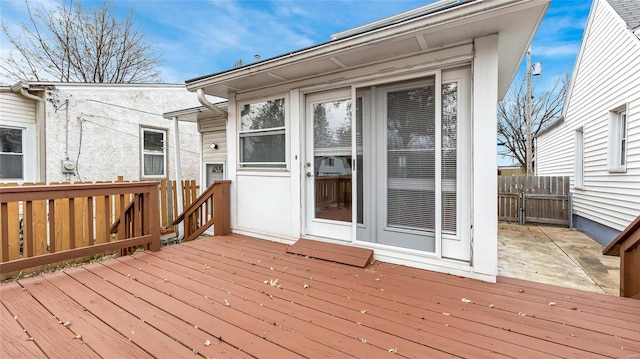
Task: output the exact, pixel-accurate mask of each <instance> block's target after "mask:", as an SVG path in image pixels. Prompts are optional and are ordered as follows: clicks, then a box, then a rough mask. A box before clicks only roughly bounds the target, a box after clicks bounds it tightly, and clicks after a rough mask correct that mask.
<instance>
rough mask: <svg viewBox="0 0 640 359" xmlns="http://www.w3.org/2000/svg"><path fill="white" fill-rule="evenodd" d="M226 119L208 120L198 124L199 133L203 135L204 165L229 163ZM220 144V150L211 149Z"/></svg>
mask: <svg viewBox="0 0 640 359" xmlns="http://www.w3.org/2000/svg"><path fill="white" fill-rule="evenodd" d="M226 125H227V122H226V119H224V118H223V119H208V120H201V121H200V122H198V131H200V132H201V133H202V160H203V162H204V163H212V162H226V161H227V131H226ZM212 143H216V144H218V149H217V150H214V149H212V148H210V147H209V145H211V144H212Z"/></svg>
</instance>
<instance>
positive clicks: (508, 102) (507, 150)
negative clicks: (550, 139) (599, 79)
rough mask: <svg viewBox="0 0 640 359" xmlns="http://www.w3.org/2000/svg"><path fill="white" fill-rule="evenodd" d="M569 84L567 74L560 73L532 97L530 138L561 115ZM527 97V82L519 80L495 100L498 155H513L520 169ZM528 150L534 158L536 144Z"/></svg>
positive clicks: (525, 124) (524, 160) (525, 166)
mask: <svg viewBox="0 0 640 359" xmlns="http://www.w3.org/2000/svg"><path fill="white" fill-rule="evenodd" d="M568 84H569V76H568V75H567V74H564V75H562V76H559V77H558V78H557V79H556V81H555V83H554V84H553V86H551V88H550V89H548V90H546V91H544V92H543V93H541V94H538V95H537V96H536V97H533V98H532V99H531V136H532V137H536V135H537V134H538V133H540V131H542V130H544V129H545V128H546V127H547V126H549V125H550V124H551V123H552V122H553V121H554V120H555V119H557V118H558V117H559V116H560V114H561V112H562V107H563V105H564V99H565V96H566V94H567V86H568ZM532 89H533V87H532ZM532 92H533V91H532ZM526 97H527V88H526V81H524V80H520V81H516V82H514V83H513V85H512V86H511V88H510V89H509V92H508V93H507V96H506V97H505V99H504V100H502V101H500V102H499V103H498V143H499V145H501V146H502V148H503V149H502V150H499V151H498V154H499V155H503V156H507V157H511V158H513V159H514V161H517V163H519V164H520V166H521V167H522V168H527V162H526V149H527V122H526V121H527V117H526V116H527V115H526V111H527V102H526ZM533 142H535V141H532V146H533ZM531 153H532V157H533V159H535V157H536V156H535V147H532V149H531Z"/></svg>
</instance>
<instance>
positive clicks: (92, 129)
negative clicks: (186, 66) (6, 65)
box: [0, 82, 200, 183]
mask: <svg viewBox="0 0 640 359" xmlns="http://www.w3.org/2000/svg"><path fill="white" fill-rule="evenodd" d="M196 105H198V101H197V98H196V96H195V95H194V94H193V93H191V92H189V91H187V90H186V89H185V86H184V85H168V84H88V83H43V82H19V83H17V84H16V85H14V86H12V87H0V182H45V183H51V182H62V181H71V182H76V181H91V182H93V181H113V180H116V179H117V177H118V176H124V178H125V180H142V179H149V180H158V179H175V166H174V163H175V151H174V150H173V148H174V147H175V146H174V142H173V139H174V136H173V132H174V129H173V124H172V122H171V121H167V120H166V119H164V118H163V117H162V113H163V112H166V111H169V110H173V109H176V108H186V107H193V106H196ZM179 130H180V142H181V143H180V146H179V147H180V148H181V156H180V157H181V164H182V177H183V178H185V179H198V180H199V176H200V142H199V141H200V134H199V133H198V129H197V126H196V125H195V124H192V123H186V122H185V123H180V127H179Z"/></svg>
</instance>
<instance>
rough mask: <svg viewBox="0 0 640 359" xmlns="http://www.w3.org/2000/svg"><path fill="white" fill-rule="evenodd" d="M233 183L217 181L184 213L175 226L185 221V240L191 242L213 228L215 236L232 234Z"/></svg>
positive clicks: (174, 223)
mask: <svg viewBox="0 0 640 359" xmlns="http://www.w3.org/2000/svg"><path fill="white" fill-rule="evenodd" d="M230 185H231V181H228V180H225V181H215V182H214V183H213V184H212V185H211V186H209V187H208V188H207V189H206V190H205V191H204V192H202V194H201V195H200V196H198V198H197V199H196V200H195V201H194V202H193V203H192V204H191V205H190V206H189V207H187V208H186V209H185V210H184V212H182V213H181V214H180V215H179V216H178V218H176V220H175V221H173V225H174V226H175V225H177V224H178V223H180V222H182V221H184V222H185V223H184V240H185V241H191V240H193V239H195V238H196V237H198V236H199V235H201V234H202V233H204V231H206V230H207V229H208V228H209V227H211V226H213V235H215V236H223V235H226V234H229V233H230V232H231V227H230V209H229V186H230Z"/></svg>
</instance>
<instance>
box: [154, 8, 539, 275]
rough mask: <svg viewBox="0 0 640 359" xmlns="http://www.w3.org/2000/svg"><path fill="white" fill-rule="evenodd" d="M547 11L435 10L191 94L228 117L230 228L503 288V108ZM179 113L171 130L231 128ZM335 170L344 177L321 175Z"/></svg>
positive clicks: (341, 37) (233, 74)
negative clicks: (361, 252)
mask: <svg viewBox="0 0 640 359" xmlns="http://www.w3.org/2000/svg"><path fill="white" fill-rule="evenodd" d="M548 6H549V1H540V0H508V1H505V0H485V1H456V0H446V1H439V2H436V3H433V4H429V5H426V6H423V7H420V8H418V9H415V10H412V11H408V12H406V13H402V14H399V15H396V16H393V17H390V18H386V19H383V20H380V21H377V22H374V23H371V24H367V25H364V26H361V27H358V28H355V29H352V30H348V31H345V32H343V33H339V34H336V35H333V36H332V39H331V41H329V42H326V43H323V44H319V45H316V46H313V47H310V48H306V49H302V50H298V51H294V52H292V53H288V54H285V55H282V56H278V57H275V58H272V59H266V60H263V61H260V62H256V63H253V64H249V65H245V66H242V67H239V68H234V69H230V70H227V71H224V72H221V73H217V74H213V75H208V76H203V77H200V78H196V79H192V80H188V81H187V82H186V83H187V89H189V90H190V91H194V92H198V96H199V98H200V99H201V102H202V104H203V105H204V106H206V107H207V111H209V110H210V111H211V112H212V114H214V116H219V118H225V119H226V143H225V147H224V148H225V149H226V151H227V156H226V168H225V170H226V175H225V176H226V178H227V179H230V180H231V181H232V184H231V227H232V230H233V231H234V232H235V233H242V234H248V235H252V236H256V237H260V238H265V239H272V240H277V241H282V242H285V243H292V242H293V241H295V240H297V239H298V238H300V237H305V238H313V239H318V240H323V241H328V242H334V243H343V244H350V245H356V246H361V247H366V248H370V249H373V250H374V252H375V258H377V259H380V260H384V261H387V262H393V263H401V264H407V265H411V266H415V267H419V268H426V269H431V270H436V271H441V272H447V273H454V274H458V275H463V276H467V277H474V278H479V279H483V280H489V281H495V277H496V274H497V206H496V196H497V193H496V187H497V182H496V181H497V180H496V153H495V143H496V103H497V102H498V100H500V99H501V98H502V97H503V96H504V94H505V92H506V91H507V89H508V88H509V85H510V83H511V81H512V79H513V77H514V75H515V72H516V69H517V67H518V66H519V64H520V63H521V61H522V58H523V57H524V54H525V51H526V50H527V48H528V46H529V44H530V42H531V39H532V38H533V35H534V33H535V31H536V29H537V28H538V26H539V24H540V22H541V20H542V18H543V16H544V14H545V12H546V10H547V8H548ZM206 95H208V96H216V97H217V98H218V99H217V100H215V101H218V100H219V98H222V99H226V100H228V104H225V105H221V104H217V105H213V104H211V103H209V102H207V98H206V97H205V96H206ZM223 107H224V108H223ZM185 111H186V113H185V114H184V115H181V114H180V113H179V112H176V113H172V114H165V116H166V117H167V118H177V119H179V120H183V119H184V120H186V121H200V120H198V118H197V117H198V116H202V117H203V118H207V117H208V118H209V120H205V121H206V124H205V123H204V122H200V124H201V125H200V129H201V131H202V132H203V138H204V136H205V133H208V131H209V130H208V129H209V128H214V127H215V128H216V129H219V128H221V127H222V124H223V120H222V119H218V120H214V119H211V118H212V117H211V114H210V115H198V111H197V110H191V111H187V110H185ZM225 111H226V112H227V113H225ZM194 115H195V116H194ZM215 141H218V140H209V141H207V140H205V141H203V155H204V154H205V149H206V148H207V146H210V144H208V142H211V143H214V142H215ZM215 143H217V142H215ZM327 158H331V159H332V160H333V161H334V164H335V163H336V162H338V163H340V164H341V165H346V166H347V167H348V168H343V169H342V170H341V173H340V175H339V176H336V175H335V174H333V173H329V174H327V173H323V172H322V171H320V169H321V168H323V164H322V163H320V164H317V163H316V162H317V161H324V160H326V159H327ZM203 161H204V162H205V163H204V164H203V166H204V165H206V162H207V161H209V160H208V159H206V158H205V159H204V160H203Z"/></svg>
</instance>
